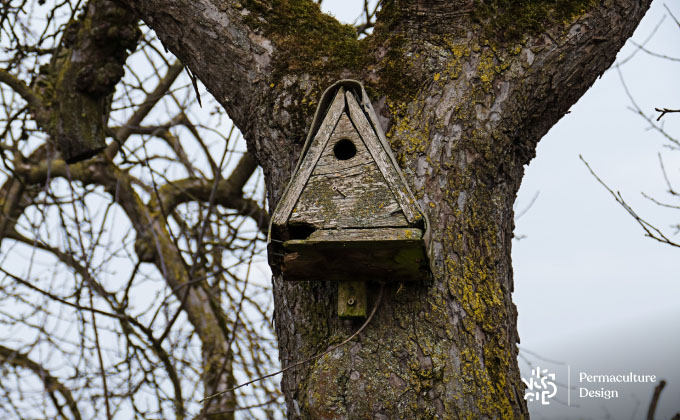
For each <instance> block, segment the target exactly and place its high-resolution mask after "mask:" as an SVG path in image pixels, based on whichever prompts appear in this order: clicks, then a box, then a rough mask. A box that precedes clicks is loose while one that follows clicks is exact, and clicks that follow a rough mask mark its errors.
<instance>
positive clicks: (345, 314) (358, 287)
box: [338, 281, 367, 319]
mask: <svg viewBox="0 0 680 420" xmlns="http://www.w3.org/2000/svg"><path fill="white" fill-rule="evenodd" d="M366 300H367V299H366V282H365V281H339V282H338V316H339V317H340V318H343V319H357V318H366V312H367V303H366Z"/></svg>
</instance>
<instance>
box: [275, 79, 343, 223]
mask: <svg viewBox="0 0 680 420" xmlns="http://www.w3.org/2000/svg"><path fill="white" fill-rule="evenodd" d="M344 109H345V90H344V89H343V88H340V89H339V90H338V93H336V95H335V99H333V103H332V104H331V106H330V108H329V109H328V113H327V114H326V116H325V117H324V119H323V123H322V124H321V127H320V128H319V131H318V132H317V133H316V135H315V136H314V140H312V144H311V145H310V147H309V149H308V150H307V153H306V155H303V156H301V157H300V159H301V163H300V165H299V166H298V168H297V170H296V172H295V173H294V174H293V177H292V179H291V181H290V183H289V184H288V188H286V191H285V192H284V194H283V197H282V198H281V201H280V202H279V205H278V206H277V208H276V210H275V211H274V215H273V217H272V224H274V225H280V226H282V225H284V224H285V223H286V222H287V221H288V218H289V216H290V213H291V211H292V210H293V207H294V206H295V203H296V202H297V200H298V198H299V196H300V193H301V192H302V189H303V188H304V187H305V185H306V184H307V180H308V179H309V176H310V175H311V174H312V171H313V170H314V167H315V166H316V162H317V161H318V160H319V158H320V157H321V153H322V152H323V150H324V147H325V146H326V143H328V140H329V138H330V136H331V134H332V133H333V130H334V129H335V126H336V125H337V123H338V120H339V119H340V115H341V114H342V112H343V110H344Z"/></svg>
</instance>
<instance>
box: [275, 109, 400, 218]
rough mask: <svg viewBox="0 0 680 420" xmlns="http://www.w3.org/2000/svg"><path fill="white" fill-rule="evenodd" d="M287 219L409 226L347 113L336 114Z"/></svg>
mask: <svg viewBox="0 0 680 420" xmlns="http://www.w3.org/2000/svg"><path fill="white" fill-rule="evenodd" d="M288 223H289V224H290V225H295V224H298V225H300V224H304V225H310V226H313V227H314V228H315V229H345V228H371V227H408V226H409V224H408V221H407V220H406V217H405V216H404V213H403V211H402V210H401V206H400V205H399V203H398V202H397V200H396V198H395V196H394V194H393V193H392V190H391V189H390V187H389V185H388V184H387V181H386V180H385V177H383V175H382V173H381V172H380V168H378V165H377V164H376V162H375V160H374V159H373V158H372V156H371V154H370V153H369V151H368V148H367V147H366V145H365V144H364V141H363V140H362V138H361V136H360V135H359V133H358V132H357V130H356V128H355V127H354V125H353V124H352V121H351V120H350V118H349V115H348V114H347V113H346V112H343V114H342V115H341V116H340V119H339V121H338V123H337V125H336V126H335V129H334V131H333V133H332V134H331V136H330V139H329V141H328V142H327V143H326V146H325V148H324V149H323V152H322V153H321V157H320V158H319V160H318V162H317V163H316V166H315V167H314V170H313V171H312V174H311V176H310V177H309V180H308V181H307V185H305V187H304V189H303V190H302V194H301V195H300V198H299V199H298V201H297V203H296V204H295V207H294V208H293V211H292V213H291V216H290V219H289V220H288Z"/></svg>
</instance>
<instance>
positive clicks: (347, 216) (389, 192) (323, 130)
mask: <svg viewBox="0 0 680 420" xmlns="http://www.w3.org/2000/svg"><path fill="white" fill-rule="evenodd" d="M346 88H348V89H347V90H346ZM426 232H427V220H426V218H425V217H424V215H423V213H422V211H420V209H419V208H418V206H417V204H416V201H415V198H414V197H413V194H411V192H410V191H409V189H408V186H407V185H406V182H405V181H404V178H403V176H402V174H401V172H400V169H399V167H398V166H397V164H396V160H395V159H394V156H392V152H391V149H390V147H389V145H388V144H387V140H386V139H385V138H384V135H383V134H382V130H381V129H380V126H379V122H378V121H377V118H376V117H375V113H374V112H373V109H372V107H371V105H370V101H368V97H367V96H366V92H365V91H364V89H363V87H362V86H361V84H360V83H359V82H356V81H340V82H338V83H337V84H335V85H334V86H332V87H331V88H329V89H328V90H327V91H326V92H325V93H324V96H323V97H322V99H321V101H320V102H319V108H318V109H317V116H316V117H315V120H314V122H313V124H312V129H311V130H310V133H309V135H308V138H307V142H306V143H305V146H304V148H303V152H302V156H301V158H300V162H299V163H298V167H297V169H296V170H295V173H294V174H293V177H292V179H291V181H290V183H289V185H288V188H287V189H286V191H285V192H284V194H283V197H282V198H281V201H280V202H279V204H278V206H277V208H276V210H275V212H274V214H273V215H272V221H271V225H270V229H269V255H270V261H271V265H272V267H273V268H274V269H275V270H277V269H280V271H281V274H282V275H283V278H284V279H285V280H298V281H299V280H307V281H310V280H337V281H339V282H340V284H341V285H343V284H344V285H345V286H347V285H348V283H347V282H348V281H364V282H365V281H379V282H388V281H400V282H403V281H420V280H423V279H424V278H426V277H427V275H428V273H429V265H428V259H427V252H426V247H425V237H426ZM346 289H347V290H349V289H351V288H350V287H349V286H347V287H346ZM343 290H344V289H343ZM347 290H344V291H345V292H347ZM352 290H354V289H352ZM359 301H360V300H357V302H359ZM341 303H342V302H340V301H339V303H338V305H339V313H341V314H344V315H343V316H354V315H352V314H357V313H363V312H362V311H357V310H356V308H353V309H352V310H350V309H348V306H347V305H346V304H347V302H345V303H343V305H345V306H343V305H340V304H341ZM350 306H351V305H350ZM341 307H342V308H344V309H342V310H341V309H340V308H341Z"/></svg>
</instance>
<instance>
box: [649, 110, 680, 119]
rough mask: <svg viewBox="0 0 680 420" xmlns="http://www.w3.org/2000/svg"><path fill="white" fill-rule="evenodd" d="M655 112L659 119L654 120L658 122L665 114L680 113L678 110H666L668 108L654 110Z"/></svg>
mask: <svg viewBox="0 0 680 420" xmlns="http://www.w3.org/2000/svg"><path fill="white" fill-rule="evenodd" d="M654 110H655V111H656V112H660V113H661V115H659V118H657V119H656V120H657V121H659V120H660V119H661V118H662V117H663V116H664V115H666V114H671V113H673V112H680V109H668V108H654Z"/></svg>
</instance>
